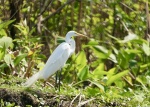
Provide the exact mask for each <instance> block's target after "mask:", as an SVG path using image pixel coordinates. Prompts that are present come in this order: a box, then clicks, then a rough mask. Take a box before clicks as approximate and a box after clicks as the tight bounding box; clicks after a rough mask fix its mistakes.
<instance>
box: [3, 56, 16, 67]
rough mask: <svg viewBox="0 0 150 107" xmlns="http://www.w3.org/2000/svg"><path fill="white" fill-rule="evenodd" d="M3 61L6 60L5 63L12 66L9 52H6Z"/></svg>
mask: <svg viewBox="0 0 150 107" xmlns="http://www.w3.org/2000/svg"><path fill="white" fill-rule="evenodd" d="M4 61H5V62H6V64H7V65H8V66H10V65H12V66H14V64H13V61H12V59H11V55H10V54H6V55H5V57H4Z"/></svg>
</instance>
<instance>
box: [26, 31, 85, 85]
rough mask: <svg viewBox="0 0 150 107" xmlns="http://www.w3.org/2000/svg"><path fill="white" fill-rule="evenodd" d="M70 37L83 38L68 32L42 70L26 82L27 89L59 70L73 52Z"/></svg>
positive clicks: (72, 41)
mask: <svg viewBox="0 0 150 107" xmlns="http://www.w3.org/2000/svg"><path fill="white" fill-rule="evenodd" d="M72 36H84V35H82V34H79V33H77V32H75V31H69V32H68V33H67V35H66V38H65V41H66V42H63V43H61V44H60V45H59V46H58V47H57V48H56V49H55V50H54V52H53V53H52V55H51V56H50V57H49V59H48V60H47V62H46V64H45V66H44V68H43V69H42V70H41V71H39V72H38V73H36V74H34V75H33V76H32V77H30V78H29V79H28V80H27V81H26V82H25V84H24V85H25V86H26V87H29V86H31V85H32V84H33V83H35V82H36V81H37V80H38V79H44V80H47V79H48V78H49V77H50V76H51V75H53V74H54V73H55V72H56V71H58V70H60V69H61V68H62V67H63V66H64V65H65V63H66V61H67V60H68V58H69V57H70V56H71V55H72V54H73V53H74V51H75V41H74V40H73V39H71V37H72Z"/></svg>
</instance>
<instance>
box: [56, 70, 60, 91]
mask: <svg viewBox="0 0 150 107" xmlns="http://www.w3.org/2000/svg"><path fill="white" fill-rule="evenodd" d="M60 79H61V69H60V71H57V72H56V78H55V87H56V88H58V90H59V91H60Z"/></svg>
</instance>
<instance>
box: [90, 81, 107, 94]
mask: <svg viewBox="0 0 150 107" xmlns="http://www.w3.org/2000/svg"><path fill="white" fill-rule="evenodd" d="M88 81H90V80H88ZM90 82H91V83H92V84H94V85H96V86H97V87H98V88H100V89H101V90H102V91H103V92H104V91H105V90H104V86H103V85H102V84H100V83H99V82H97V81H90Z"/></svg>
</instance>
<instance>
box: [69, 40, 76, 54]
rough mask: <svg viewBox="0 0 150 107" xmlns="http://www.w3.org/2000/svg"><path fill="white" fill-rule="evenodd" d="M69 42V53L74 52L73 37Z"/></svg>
mask: <svg viewBox="0 0 150 107" xmlns="http://www.w3.org/2000/svg"><path fill="white" fill-rule="evenodd" d="M69 44H70V49H71V50H70V53H71V54H70V55H72V54H73V53H74V51H75V48H76V43H75V41H74V40H73V39H70V42H69Z"/></svg>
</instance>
